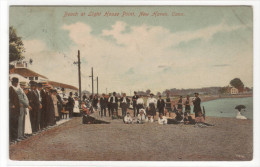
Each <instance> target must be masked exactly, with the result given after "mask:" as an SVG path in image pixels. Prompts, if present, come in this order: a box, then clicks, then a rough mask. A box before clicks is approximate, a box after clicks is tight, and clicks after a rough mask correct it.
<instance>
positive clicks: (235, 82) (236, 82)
mask: <svg viewBox="0 0 260 167" xmlns="http://www.w3.org/2000/svg"><path fill="white" fill-rule="evenodd" d="M230 85H231V86H233V87H235V88H237V89H238V90H239V91H242V90H243V89H244V84H243V82H242V81H241V80H240V79H239V78H234V79H232V80H231V81H230Z"/></svg>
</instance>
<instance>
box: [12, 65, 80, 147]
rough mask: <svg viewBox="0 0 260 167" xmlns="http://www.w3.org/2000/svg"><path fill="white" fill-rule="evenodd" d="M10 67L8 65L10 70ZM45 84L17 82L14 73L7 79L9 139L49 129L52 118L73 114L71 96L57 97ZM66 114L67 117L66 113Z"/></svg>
mask: <svg viewBox="0 0 260 167" xmlns="http://www.w3.org/2000/svg"><path fill="white" fill-rule="evenodd" d="M12 68H13V67H11V68H10V70H12ZM58 91H60V90H56V89H54V88H53V87H52V86H51V85H49V84H43V83H41V82H39V83H37V82H34V81H30V82H29V83H27V82H22V81H20V82H19V79H18V78H17V77H12V78H10V83H9V141H10V143H13V142H17V141H21V140H23V139H25V138H27V137H29V136H31V135H34V134H37V133H38V132H41V131H44V130H46V129H49V128H50V127H52V126H54V125H56V122H57V121H59V120H61V119H63V118H65V115H67V114H66V112H68V115H69V117H70V118H71V117H72V116H73V113H72V112H73V108H74V104H75V101H74V98H73V97H72V93H70V96H69V97H68V98H66V97H65V98H64V97H61V95H60V94H59V93H60V92H58ZM66 118H67V117H66Z"/></svg>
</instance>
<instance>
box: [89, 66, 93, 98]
mask: <svg viewBox="0 0 260 167" xmlns="http://www.w3.org/2000/svg"><path fill="white" fill-rule="evenodd" d="M89 77H91V80H92V98H93V97H94V79H93V77H94V75H93V67H91V76H89Z"/></svg>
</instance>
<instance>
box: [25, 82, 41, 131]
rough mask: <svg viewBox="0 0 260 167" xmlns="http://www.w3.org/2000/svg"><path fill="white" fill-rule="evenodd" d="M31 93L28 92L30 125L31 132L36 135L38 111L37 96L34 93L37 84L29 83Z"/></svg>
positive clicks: (36, 93) (38, 102)
mask: <svg viewBox="0 0 260 167" xmlns="http://www.w3.org/2000/svg"><path fill="white" fill-rule="evenodd" d="M30 85H31V91H30V92H29V95H28V99H29V105H30V106H31V108H32V109H31V111H30V119H31V125H32V132H33V133H36V132H37V131H38V130H39V122H38V114H39V110H40V101H39V96H40V95H39V94H38V92H37V91H36V86H37V83H36V82H34V81H30Z"/></svg>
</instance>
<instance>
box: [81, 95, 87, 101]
mask: <svg viewBox="0 0 260 167" xmlns="http://www.w3.org/2000/svg"><path fill="white" fill-rule="evenodd" d="M82 99H83V101H85V100H86V99H87V95H86V93H84V95H83V96H82Z"/></svg>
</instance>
